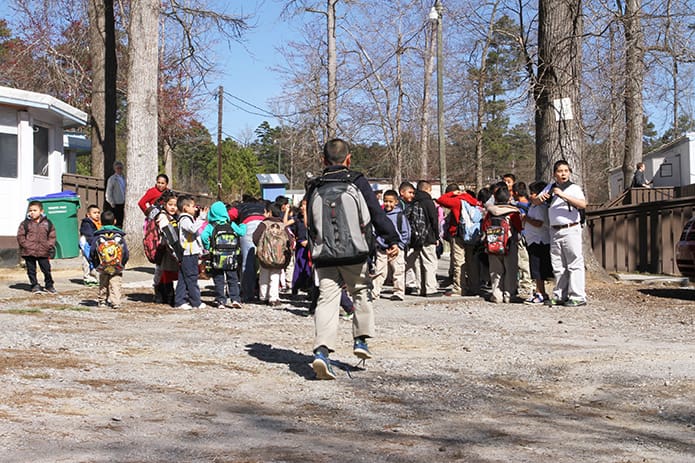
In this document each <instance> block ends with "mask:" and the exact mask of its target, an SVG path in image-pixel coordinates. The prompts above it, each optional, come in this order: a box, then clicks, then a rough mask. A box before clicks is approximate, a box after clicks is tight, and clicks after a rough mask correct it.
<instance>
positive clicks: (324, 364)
mask: <svg viewBox="0 0 695 463" xmlns="http://www.w3.org/2000/svg"><path fill="white" fill-rule="evenodd" d="M311 368H313V369H314V373H316V379H335V373H333V367H331V361H330V359H329V358H328V356H327V355H324V354H322V353H321V352H316V354H314V361H313V362H311Z"/></svg>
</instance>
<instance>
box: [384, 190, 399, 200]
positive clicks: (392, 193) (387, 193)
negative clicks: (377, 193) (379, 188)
mask: <svg viewBox="0 0 695 463" xmlns="http://www.w3.org/2000/svg"><path fill="white" fill-rule="evenodd" d="M387 196H391V197H393V198H396V200H398V193H397V192H396V190H386V191H384V198H386V197H387Z"/></svg>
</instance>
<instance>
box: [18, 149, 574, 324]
mask: <svg viewBox="0 0 695 463" xmlns="http://www.w3.org/2000/svg"><path fill="white" fill-rule="evenodd" d="M570 173H571V170H570V168H569V165H568V164H567V163H566V162H565V161H558V162H557V163H556V165H555V166H554V175H555V182H554V183H552V184H546V183H545V182H542V181H538V182H534V183H532V184H531V185H529V186H528V190H527V188H526V185H525V184H524V183H523V182H516V181H515V178H514V176H513V175H511V174H508V175H505V176H504V181H502V182H499V183H497V184H494V185H491V186H490V187H489V188H483V189H481V190H480V191H479V192H478V193H477V194H476V193H474V192H471V191H463V190H461V189H460V188H459V186H458V185H449V186H448V187H447V189H446V192H445V193H444V194H442V195H441V196H440V197H439V198H437V199H436V201H435V200H433V199H432V197H431V190H432V188H431V185H430V184H429V183H428V182H425V181H420V182H418V184H417V185H416V186H413V185H412V184H410V183H409V182H404V183H402V184H401V185H400V187H399V191H398V192H396V191H395V190H388V191H386V192H384V193H383V196H382V201H383V209H384V211H385V212H386V215H387V217H388V218H389V220H391V221H392V223H393V224H394V227H395V229H396V230H397V232H398V235H399V237H400V239H399V242H398V247H399V249H400V250H401V251H402V252H399V253H398V256H397V257H396V258H393V259H392V258H389V257H388V255H387V252H386V250H387V248H388V247H387V244H386V243H385V242H384V241H383V239H382V238H381V237H379V236H376V237H375V238H376V240H375V251H374V255H373V256H372V267H371V268H372V271H371V273H372V289H371V296H372V297H373V298H379V297H385V296H387V294H386V293H384V292H383V287H384V283H385V281H386V280H387V278H388V277H390V278H391V280H392V282H393V283H392V284H393V291H392V292H391V293H390V295H388V297H390V299H391V300H395V301H402V300H404V298H405V295H406V294H415V295H421V296H425V297H439V296H479V295H482V293H481V288H482V287H483V285H486V284H489V289H490V295H489V300H490V301H491V302H495V303H497V302H505V303H509V302H514V301H523V302H526V303H528V304H543V303H546V304H551V305H558V304H564V305H568V306H579V305H584V304H586V293H585V290H584V262H583V256H582V246H581V211H582V209H584V208H585V207H586V201H585V199H584V195H583V192H582V190H581V188H580V187H579V186H578V185H576V184H573V183H572V182H570V181H569V176H570ZM158 181H159V179H158ZM162 183H163V184H164V186H165V187H166V183H167V182H164V181H162ZM146 195H149V196H148V198H149V199H147V201H146V202H145V205H144V207H143V212H145V215H146V219H145V220H146V225H145V235H146V236H145V241H146V242H145V248H146V254H147V240H148V231H147V230H148V222H152V223H151V228H152V229H153V230H154V233H155V234H156V237H155V238H153V239H154V240H155V243H154V246H155V247H156V249H155V250H154V252H153V253H152V259H151V260H152V261H153V262H154V263H155V275H154V288H155V301H156V302H164V303H168V304H170V305H172V306H173V307H175V308H178V309H184V310H188V309H201V308H204V307H206V304H205V303H204V302H203V301H202V299H201V291H200V287H199V283H198V280H199V275H200V273H201V270H203V269H201V267H204V270H203V271H204V272H206V273H207V275H208V276H209V277H210V278H211V279H212V280H213V283H214V288H215V289H214V292H215V297H214V303H213V306H214V307H217V308H240V307H241V304H242V301H245V302H252V301H255V300H260V301H262V302H265V303H267V304H268V305H270V306H277V305H279V304H280V289H281V287H283V286H284V287H286V288H291V290H292V295H293V296H296V295H297V294H298V292H299V291H306V292H307V293H308V296H309V298H310V299H311V300H312V305H313V306H315V303H316V300H317V298H318V291H317V289H316V282H315V278H314V276H313V274H312V269H311V253H310V252H309V249H308V236H307V230H306V227H305V225H304V214H305V213H306V211H305V210H304V208H303V207H293V206H292V205H291V204H289V202H288V200H287V198H284V197H279V198H278V199H277V200H276V201H275V202H272V203H271V202H268V201H258V200H255V199H253V198H245V199H244V201H242V202H241V203H239V204H233V205H228V204H225V203H223V202H221V201H217V202H215V203H213V204H212V205H211V206H210V208H209V209H208V208H199V207H198V206H197V205H196V203H195V200H194V198H193V197H191V196H188V195H177V194H176V193H175V192H173V191H171V190H168V189H163V188H161V187H160V186H159V185H157V192H154V193H153V192H152V191H148V193H147V194H146ZM157 195H159V197H158V198H157V197H155V196H157ZM143 199H145V197H143ZM437 206H440V207H437ZM443 209H446V210H448V215H444V214H443V213H442V210H443ZM117 225H118V224H117V223H115V219H114V214H113V212H111V211H104V212H101V210H100V209H99V207H98V206H96V205H90V206H89V207H88V208H87V213H86V217H85V218H84V219H83V220H82V223H81V224H80V248H81V250H82V255H83V265H82V268H83V278H84V283H85V284H86V285H90V286H91V285H94V286H96V285H98V286H99V290H98V304H99V306H100V307H106V306H109V305H110V306H111V307H112V308H115V309H117V308H119V307H120V306H121V281H122V272H123V268H124V266H125V264H126V263H127V261H128V258H129V253H128V246H127V243H126V234H125V232H124V231H123V230H121V229H120V228H118V227H117ZM55 238H56V237H55V228H54V227H53V226H52V224H51V222H50V220H48V219H47V218H46V217H45V215H44V214H43V209H42V206H41V203H40V202H39V201H31V202H30V203H29V206H28V212H27V218H26V219H25V220H24V221H23V222H22V224H20V227H19V229H18V232H17V240H18V243H19V246H20V253H21V255H22V257H23V258H24V259H25V261H26V268H27V274H28V277H29V281H30V284H31V290H32V292H41V291H46V292H49V293H55V292H56V290H55V287H54V282H53V279H52V277H51V273H50V261H49V259H50V258H51V257H52V252H53V251H54V249H55ZM442 240H446V241H448V242H449V245H450V256H451V266H450V272H449V273H450V274H449V277H450V279H451V284H452V287H451V289H449V290H446V291H444V292H442V291H441V290H440V289H439V286H438V284H437V280H436V272H437V266H438V258H439V254H440V250H439V249H440V248H439V244H440V243H441V241H442ZM37 265H38V267H39V268H40V269H41V270H42V272H43V273H44V279H45V288H42V287H41V286H40V285H39V283H38V280H37V275H36V270H37ZM529 276H530V278H529ZM552 277H554V278H555V288H554V290H553V292H552V294H551V295H549V294H548V293H547V291H546V288H545V282H546V281H547V280H549V279H550V278H552ZM530 279H533V281H534V282H535V286H534V287H533V289H532V290H531V291H530V293H531V294H530V295H528V297H527V298H526V299H522V298H520V297H519V296H520V294H519V282H520V281H521V282H524V281H525V280H530ZM174 281H178V283H177V284H176V287H175V289H174ZM343 301H345V302H344V303H342V305H343V309H344V313H345V314H346V315H349V313H350V310H351V306H352V303H351V301H350V299H349V297H347V294H344V297H343Z"/></svg>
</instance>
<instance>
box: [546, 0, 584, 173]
mask: <svg viewBox="0 0 695 463" xmlns="http://www.w3.org/2000/svg"><path fill="white" fill-rule="evenodd" d="M582 27H583V26H582V11H581V0H540V5H539V12H538V76H537V79H536V84H535V88H534V93H535V97H536V114H535V119H536V178H539V179H540V178H543V179H547V180H550V179H552V177H553V172H552V167H553V164H554V163H555V161H557V160H560V159H565V160H567V162H568V163H569V164H570V166H571V168H572V171H573V178H574V181H575V182H576V183H579V184H583V180H584V172H583V169H582V135H581V130H580V124H581V120H580V118H581V111H580V100H579V88H580V83H581V37H582Z"/></svg>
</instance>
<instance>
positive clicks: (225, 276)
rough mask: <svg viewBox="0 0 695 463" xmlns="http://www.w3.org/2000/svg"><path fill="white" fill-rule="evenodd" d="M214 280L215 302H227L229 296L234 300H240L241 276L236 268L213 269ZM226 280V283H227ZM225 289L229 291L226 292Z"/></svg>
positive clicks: (211, 272)
mask: <svg viewBox="0 0 695 463" xmlns="http://www.w3.org/2000/svg"><path fill="white" fill-rule="evenodd" d="M210 274H211V276H212V281H213V282H214V283H215V302H217V304H218V305H219V304H226V303H227V297H229V299H230V300H231V301H232V302H240V301H241V299H240V298H239V276H238V274H237V271H236V270H215V269H213V270H211V271H210ZM225 282H226V284H225ZM225 289H226V290H227V293H226V294H225Z"/></svg>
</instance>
